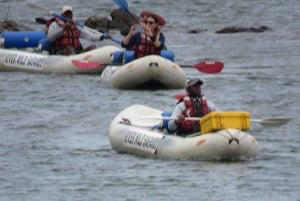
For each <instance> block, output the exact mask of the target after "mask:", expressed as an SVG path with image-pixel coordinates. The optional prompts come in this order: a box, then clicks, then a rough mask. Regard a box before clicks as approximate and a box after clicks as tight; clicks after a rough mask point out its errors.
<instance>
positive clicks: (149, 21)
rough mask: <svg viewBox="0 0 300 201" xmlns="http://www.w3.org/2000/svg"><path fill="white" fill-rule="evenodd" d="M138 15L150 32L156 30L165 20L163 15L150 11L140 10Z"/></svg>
mask: <svg viewBox="0 0 300 201" xmlns="http://www.w3.org/2000/svg"><path fill="white" fill-rule="evenodd" d="M140 17H141V19H142V20H143V22H144V23H145V24H146V25H147V26H148V27H149V28H150V29H151V30H152V32H156V31H157V29H159V28H160V27H163V26H164V25H165V24H166V21H165V20H164V18H163V17H161V16H160V15H158V14H156V13H153V12H151V11H142V12H141V13H140Z"/></svg>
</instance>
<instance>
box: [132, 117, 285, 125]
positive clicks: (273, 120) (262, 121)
mask: <svg viewBox="0 0 300 201" xmlns="http://www.w3.org/2000/svg"><path fill="white" fill-rule="evenodd" d="M137 118H138V119H149V120H153V119H155V120H156V119H157V120H175V119H177V118H176V117H162V116H139V117H137ZM200 119H201V118H200V117H186V118H185V120H193V121H199V120H200ZM290 120H291V118H284V117H277V118H276V117H275V118H265V119H250V121H251V122H253V123H260V124H262V125H264V126H281V125H284V124H287V123H288V122H289V121H290Z"/></svg>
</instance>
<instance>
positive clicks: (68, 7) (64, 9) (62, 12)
mask: <svg viewBox="0 0 300 201" xmlns="http://www.w3.org/2000/svg"><path fill="white" fill-rule="evenodd" d="M67 11H71V12H73V8H72V7H71V6H69V5H64V6H63V7H62V8H61V12H60V13H61V14H64V13H65V12H67Z"/></svg>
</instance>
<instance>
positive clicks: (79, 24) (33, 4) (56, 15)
mask: <svg viewBox="0 0 300 201" xmlns="http://www.w3.org/2000/svg"><path fill="white" fill-rule="evenodd" d="M27 5H28V6H30V7H31V8H37V9H39V10H43V11H44V12H46V13H48V14H50V15H52V16H54V17H57V18H59V19H61V20H63V21H65V22H66V21H68V18H66V17H64V16H62V15H59V14H56V13H54V12H53V11H50V10H48V9H47V8H45V7H42V6H41V5H38V4H35V3H27ZM74 23H75V25H76V26H78V27H80V28H82V29H85V30H87V31H89V32H92V33H94V34H103V33H101V32H99V31H97V30H95V29H92V28H89V27H87V26H84V25H83V24H81V23H80V22H77V21H75V22H74ZM111 40H112V41H113V42H115V43H117V44H121V41H119V40H116V39H114V38H111Z"/></svg>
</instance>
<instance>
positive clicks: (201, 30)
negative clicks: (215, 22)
mask: <svg viewBox="0 0 300 201" xmlns="http://www.w3.org/2000/svg"><path fill="white" fill-rule="evenodd" d="M205 31H207V29H201V28H196V29H191V30H189V31H188V33H191V34H196V33H201V32H205Z"/></svg>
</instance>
